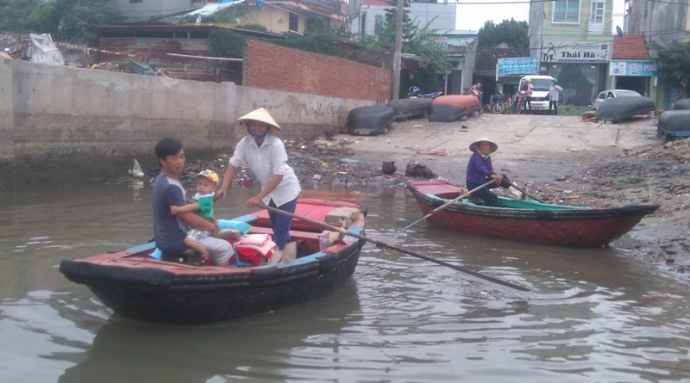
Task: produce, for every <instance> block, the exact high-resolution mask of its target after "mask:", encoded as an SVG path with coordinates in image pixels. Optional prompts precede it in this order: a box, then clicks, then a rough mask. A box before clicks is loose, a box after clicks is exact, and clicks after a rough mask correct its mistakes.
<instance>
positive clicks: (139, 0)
mask: <svg viewBox="0 0 690 383" xmlns="http://www.w3.org/2000/svg"><path fill="white" fill-rule="evenodd" d="M143 2H144V0H129V3H130V4H134V3H143Z"/></svg>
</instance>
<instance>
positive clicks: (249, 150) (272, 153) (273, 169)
mask: <svg viewBox="0 0 690 383" xmlns="http://www.w3.org/2000/svg"><path fill="white" fill-rule="evenodd" d="M237 121H238V123H239V124H240V125H243V126H245V127H246V129H247V133H248V135H247V136H246V137H244V138H243V139H242V140H240V142H239V143H238V144H237V147H236V148H235V153H234V154H233V155H232V158H230V163H229V166H228V169H227V170H226V171H225V176H224V177H223V183H222V184H221V187H220V190H218V195H219V196H220V197H221V198H225V195H226V194H227V191H228V187H229V186H230V182H231V181H232V179H233V178H234V177H235V173H236V171H237V168H238V167H240V166H241V165H245V164H246V165H248V166H249V168H250V169H251V170H252V173H254V175H255V176H256V178H257V179H258V180H259V182H260V183H261V191H260V192H259V193H258V194H257V195H255V196H254V197H252V198H250V199H248V200H247V202H246V203H245V205H246V206H247V207H255V206H257V204H259V202H262V201H263V203H264V204H266V205H268V206H272V207H277V208H278V209H281V210H284V211H287V212H290V213H293V214H294V213H295V208H296V207H297V196H298V194H299V192H300V190H301V188H300V186H299V180H298V179H297V176H296V175H295V172H294V171H293V170H292V168H291V167H290V166H288V164H287V153H286V151H285V145H284V144H283V141H281V140H280V139H279V138H278V137H276V136H273V135H272V134H271V130H272V129H276V130H280V126H279V125H278V124H277V123H276V122H275V120H273V118H272V117H271V115H270V114H268V111H267V110H266V109H264V108H259V109H257V110H255V111H253V112H251V113H249V114H246V115H244V116H242V117H240V118H239V119H238V120H237ZM268 215H269V218H270V220H271V228H272V229H273V242H275V243H276V245H277V246H278V251H276V252H275V254H274V255H273V256H272V257H271V260H270V261H269V262H270V263H275V262H278V261H279V260H280V258H281V257H282V256H283V255H284V254H283V252H284V251H285V248H286V246H288V243H290V245H289V250H288V252H293V251H294V250H295V244H294V243H291V242H292V240H291V239H290V234H289V232H290V225H291V224H292V218H290V217H286V216H284V215H280V214H276V213H273V212H269V213H268Z"/></svg>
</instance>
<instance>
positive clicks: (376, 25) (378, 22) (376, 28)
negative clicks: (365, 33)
mask: <svg viewBox="0 0 690 383" xmlns="http://www.w3.org/2000/svg"><path fill="white" fill-rule="evenodd" d="M381 28H383V20H381V18H379V17H377V18H376V20H375V21H374V33H379V31H380V30H381Z"/></svg>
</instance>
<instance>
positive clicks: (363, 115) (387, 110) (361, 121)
mask: <svg viewBox="0 0 690 383" xmlns="http://www.w3.org/2000/svg"><path fill="white" fill-rule="evenodd" d="M394 119H395V112H394V111H393V108H391V107H389V106H361V107H358V108H354V109H352V110H351V111H350V112H349V113H348V114H347V128H348V132H349V133H350V134H352V135H356V136H375V135H378V134H382V133H386V132H387V131H388V129H390V127H391V124H393V120H394Z"/></svg>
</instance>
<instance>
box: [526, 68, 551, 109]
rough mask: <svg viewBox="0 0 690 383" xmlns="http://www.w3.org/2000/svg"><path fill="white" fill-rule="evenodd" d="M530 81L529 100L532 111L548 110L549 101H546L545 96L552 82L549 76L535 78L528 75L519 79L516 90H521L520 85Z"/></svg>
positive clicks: (535, 76)
mask: <svg viewBox="0 0 690 383" xmlns="http://www.w3.org/2000/svg"><path fill="white" fill-rule="evenodd" d="M528 78H529V79H531V80H532V87H533V88H532V96H531V98H530V100H531V104H532V110H549V101H548V100H547V99H546V95H547V94H549V87H550V86H551V83H552V81H553V77H551V76H537V75H529V76H524V77H522V78H521V79H520V83H519V84H518V90H519V89H522V84H524V83H525V80H526V79H528Z"/></svg>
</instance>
